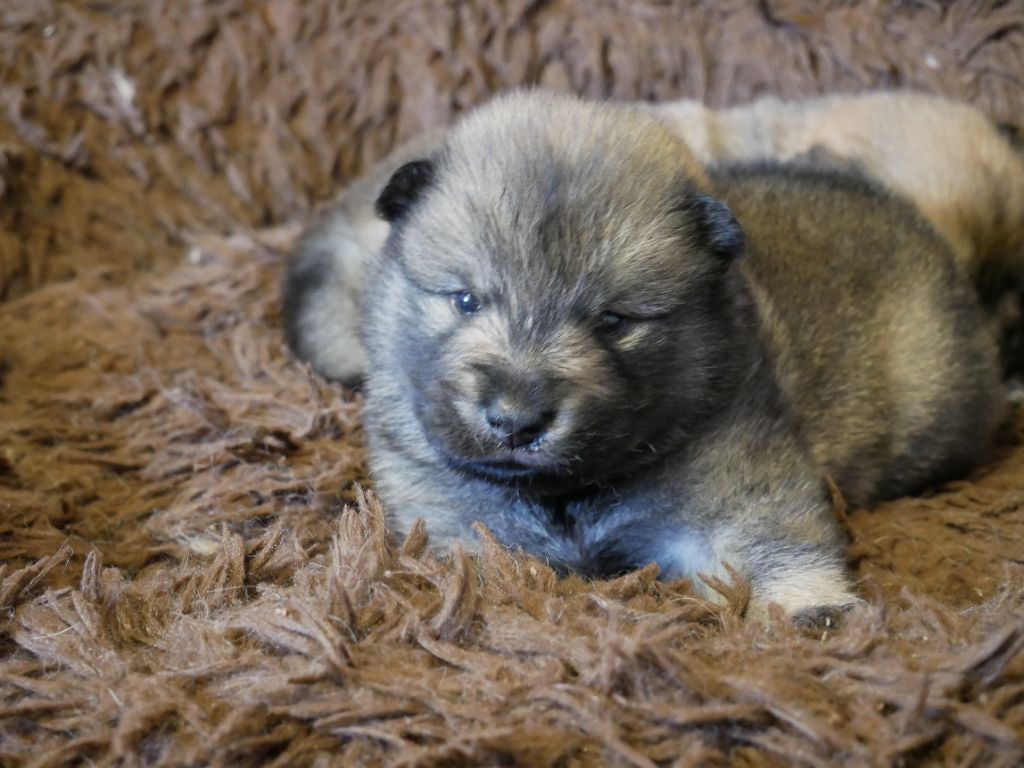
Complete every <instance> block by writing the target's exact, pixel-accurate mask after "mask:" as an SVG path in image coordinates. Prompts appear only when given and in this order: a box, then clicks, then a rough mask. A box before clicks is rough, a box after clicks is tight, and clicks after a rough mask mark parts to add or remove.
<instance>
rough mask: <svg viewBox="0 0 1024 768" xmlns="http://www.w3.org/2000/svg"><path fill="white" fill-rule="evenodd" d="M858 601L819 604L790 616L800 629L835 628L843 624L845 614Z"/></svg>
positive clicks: (854, 606) (855, 605)
mask: <svg viewBox="0 0 1024 768" xmlns="http://www.w3.org/2000/svg"><path fill="white" fill-rule="evenodd" d="M858 604H859V601H857V602H850V603H845V604H843V605H819V606H815V607H814V608H807V609H805V610H803V611H798V612H796V613H794V614H792V615H791V616H790V619H791V620H792V621H793V623H794V624H795V625H796V626H798V627H800V628H801V629H835V628H836V627H840V626H842V624H843V620H844V619H845V618H846V614H848V613H849V612H850V611H852V610H853V609H854V608H856V607H857V605H858Z"/></svg>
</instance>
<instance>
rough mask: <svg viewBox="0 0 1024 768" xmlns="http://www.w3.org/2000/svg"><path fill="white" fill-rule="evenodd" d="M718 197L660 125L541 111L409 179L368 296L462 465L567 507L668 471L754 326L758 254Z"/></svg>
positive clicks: (394, 202) (473, 119)
mask: <svg viewBox="0 0 1024 768" xmlns="http://www.w3.org/2000/svg"><path fill="white" fill-rule="evenodd" d="M704 186H705V181H704V177H703V173H702V171H701V170H700V169H699V167H698V166H697V164H696V162H695V161H694V160H693V159H692V156H690V155H689V153H688V152H687V150H686V148H685V146H684V145H682V144H681V142H680V141H679V140H678V139H676V138H674V137H673V136H671V135H670V134H669V133H668V132H667V131H665V130H664V129H663V128H662V127H661V126H660V124H659V123H657V122H656V121H655V120H653V119H650V118H648V117H645V116H644V115H642V114H641V113H639V112H637V111H634V110H631V109H627V108H620V107H612V106H608V105H595V104H589V103H585V102H581V101H577V100H574V99H570V98H562V97H554V96H550V95H543V94H537V93H519V94H515V95H512V96H507V97H505V98H503V99H499V100H497V101H494V102H491V103H490V104H489V105H488V106H486V107H484V108H482V109H480V110H478V111H476V112H474V113H471V114H470V115H469V116H468V117H467V118H466V119H464V120H463V121H462V122H461V123H460V124H458V125H457V126H456V127H455V128H454V129H453V131H452V133H451V134H450V136H449V139H448V141H447V143H446V145H445V147H444V148H443V150H442V151H441V152H440V153H439V154H438V155H437V156H435V157H433V158H426V159H423V160H419V161H416V162H414V163H411V164H408V165H406V166H404V167H403V168H401V169H399V170H398V171H397V172H396V174H395V175H394V177H393V178H392V180H391V182H390V183H389V184H388V185H387V187H386V188H385V189H384V191H383V192H382V193H381V196H380V198H379V200H378V201H377V210H378V212H379V214H380V215H381V216H382V217H384V218H385V219H387V220H388V221H390V222H391V223H392V235H391V238H390V240H389V242H388V245H387V247H386V249H385V257H384V261H383V267H382V269H381V270H380V271H379V272H378V276H377V277H376V278H374V280H373V281H371V283H374V282H378V281H379V284H377V285H375V284H369V285H367V289H366V292H365V296H366V305H365V311H366V314H367V316H368V320H369V325H370V326H375V327H381V328H385V327H386V328H388V329H390V330H389V331H387V332H385V333H383V334H377V335H372V334H371V337H370V338H368V345H369V346H370V347H371V354H373V349H372V347H374V346H387V347H388V348H389V349H390V350H392V352H393V353H391V354H389V356H388V359H389V360H392V361H396V365H395V367H397V368H398V369H399V370H395V371H388V375H393V376H396V377H398V378H399V379H400V380H401V382H402V387H403V388H404V391H405V392H406V393H407V396H408V397H409V398H410V400H411V403H412V404H413V407H414V410H415V413H416V416H417V418H418V419H419V420H420V422H421V424H422V426H423V429H424V433H425V434H426V436H427V439H428V440H429V441H430V443H431V445H432V446H433V447H434V449H436V450H437V451H438V452H439V453H440V454H441V455H443V456H444V458H445V459H446V460H447V461H448V462H449V464H451V465H452V466H455V467H457V468H460V469H462V470H464V471H466V472H468V473H471V474H474V475H477V476H483V477H486V478H488V479H491V480H494V481H498V482H510V483H518V484H529V485H532V486H534V487H536V488H538V489H544V488H549V489H561V490H566V489H570V488H572V487H576V486H579V485H585V484H590V483H596V482H601V481H602V480H605V479H610V478H612V477H614V476H615V475H617V474H619V473H622V472H628V471H629V470H630V469H631V468H632V467H634V466H636V465H638V464H642V463H645V462H650V461H652V460H655V459H656V458H657V455H658V454H659V452H662V451H664V450H667V449H669V448H670V447H672V446H674V445H676V444H678V443H679V442H680V441H681V440H683V439H685V435H686V434H688V433H689V432H690V431H691V430H692V429H694V428H695V427H696V426H697V425H698V423H699V422H701V421H702V420H703V419H705V418H707V417H708V415H709V414H710V413H712V412H713V411H714V410H715V408H716V407H717V405H718V404H719V403H720V402H721V401H722V399H723V397H724V395H723V389H724V388H727V387H728V385H729V380H730V377H731V375H732V374H731V372H732V370H733V369H734V368H735V365H734V362H735V356H736V350H735V344H734V343H733V342H732V341H730V340H731V339H736V338H740V337H741V336H742V334H740V333H737V328H738V325H739V324H741V323H743V322H745V319H744V318H745V317H746V315H745V314H744V312H745V310H744V302H745V299H744V296H745V293H744V292H743V291H742V286H741V282H740V280H741V278H740V276H739V272H738V270H737V269H736V266H735V257H736V256H737V255H739V253H740V252H741V250H742V247H743V236H742V231H741V230H740V227H739V225H738V224H737V223H736V221H735V219H734V218H733V217H732V215H731V213H730V212H729V210H728V208H726V207H725V206H724V205H723V204H722V203H720V202H718V201H716V200H715V199H714V198H712V197H710V196H709V195H707V194H706V193H705V192H703V191H702V187H704ZM385 296H386V297H388V298H387V300H386V301H385V302H383V303H382V302H381V301H379V300H378V299H380V298H381V297H385ZM381 315H387V316H389V317H391V318H392V319H393V321H392V322H386V323H380V322H374V317H375V316H381ZM370 396H371V397H372V392H371V393H370Z"/></svg>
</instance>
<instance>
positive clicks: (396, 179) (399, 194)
mask: <svg viewBox="0 0 1024 768" xmlns="http://www.w3.org/2000/svg"><path fill="white" fill-rule="evenodd" d="M434 171H435V168H434V162H433V161H432V160H413V161H412V162H411V163H406V164H405V165H403V166H402V167H401V168H399V169H398V170H397V171H395V172H394V174H392V176H391V179H390V180H389V181H388V183H387V184H386V185H385V186H384V189H383V190H382V191H381V193H380V195H379V196H378V197H377V201H376V202H375V203H374V204H373V209H374V210H375V211H376V212H377V215H378V216H380V217H381V218H382V219H384V221H387V222H389V223H393V222H395V221H398V220H399V219H400V218H402V217H403V216H405V214H407V213H408V212H409V209H410V208H412V206H413V204H414V203H415V202H416V201H417V200H418V199H419V198H420V195H422V194H423V190H425V189H426V188H427V187H429V186H430V184H431V183H432V182H433V180H434Z"/></svg>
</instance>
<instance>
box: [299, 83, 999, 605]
mask: <svg viewBox="0 0 1024 768" xmlns="http://www.w3.org/2000/svg"><path fill="white" fill-rule="evenodd" d="M433 146H434V147H439V148H437V149H435V150H434V151H433V152H431V153H430V154H429V156H428V157H427V159H426V161H425V163H422V164H420V165H417V166H414V167H413V170H414V171H416V172H415V173H412V174H410V173H409V172H408V171H407V170H402V169H400V170H399V171H398V172H397V173H396V174H395V176H394V177H393V178H392V182H391V183H390V184H389V185H388V186H387V187H385V191H384V193H383V195H382V196H381V198H380V200H379V201H378V207H379V208H380V210H382V211H383V212H385V214H386V215H387V217H388V218H389V219H390V220H391V226H390V229H389V230H388V232H387V234H386V235H385V234H384V232H383V230H382V231H381V233H380V237H382V238H383V237H385V236H386V244H384V245H383V248H382V250H380V251H379V253H378V251H377V248H379V247H380V243H368V244H366V245H365V247H364V248H363V249H362V252H363V253H364V254H365V256H369V258H365V257H364V258H363V259H362V260H361V266H360V270H363V269H365V270H366V272H365V275H366V282H365V289H364V290H363V292H362V311H361V313H354V314H350V316H346V317H344V318H342V319H341V322H340V323H338V322H335V318H334V317H333V316H332V309H333V310H337V306H335V305H334V304H333V303H332V300H331V295H332V294H331V290H334V289H329V288H327V287H326V286H327V285H328V281H329V280H333V279H336V275H337V266H336V264H334V263H333V262H332V261H331V259H330V258H329V257H328V256H326V255H325V254H328V253H329V252H331V249H332V248H333V247H334V246H335V245H336V244H335V242H334V239H335V238H336V237H337V236H338V235H337V233H336V231H333V230H332V229H331V226H330V225H324V224H323V223H321V224H320V225H318V228H314V230H313V232H312V234H311V235H310V236H309V237H307V239H306V241H305V243H304V245H303V246H302V247H301V248H300V251H299V256H298V259H297V261H296V266H295V267H294V268H293V271H292V274H293V276H294V275H296V274H298V273H300V272H301V271H302V270H304V269H308V268H309V265H310V264H313V263H319V264H321V265H324V266H322V267H321V269H323V270H325V273H324V275H322V276H321V279H320V281H319V282H318V280H317V279H310V280H305V279H298V280H297V279H295V278H294V277H293V281H292V284H291V285H292V288H290V290H289V303H290V305H291V306H292V307H293V309H292V310H291V311H290V312H289V317H290V318H292V320H291V328H292V333H293V339H295V338H296V337H297V336H298V337H299V338H300V339H302V341H301V342H300V343H299V344H298V345H297V346H298V349H299V351H300V354H301V353H305V356H306V357H308V358H311V359H313V360H314V363H315V364H317V365H318V368H320V370H323V371H325V372H327V373H328V374H334V375H346V374H348V373H351V369H352V367H353V366H348V364H347V363H346V362H345V361H344V360H343V359H341V358H343V357H344V354H339V353H338V350H339V349H340V347H339V346H338V345H339V343H341V342H339V339H341V338H342V337H344V338H346V339H350V338H351V337H350V335H349V336H346V335H345V333H347V330H346V329H350V327H351V325H352V324H353V323H360V322H361V323H362V331H363V348H364V349H365V350H366V354H367V356H368V376H367V380H366V428H367V434H368V438H369V442H370V448H371V469H372V472H373V476H374V481H375V484H376V486H377V489H378V492H379V493H380V495H381V497H382V498H383V500H384V502H385V505H386V507H387V509H388V510H389V514H390V515H391V523H392V526H393V528H394V529H395V530H396V531H397V532H399V533H401V532H403V531H406V530H408V528H409V527H410V526H411V524H412V523H413V522H414V521H415V520H416V519H417V518H423V519H425V520H426V522H427V526H428V530H429V531H430V534H431V539H432V542H433V544H434V545H435V546H438V547H442V548H443V547H447V546H449V545H451V544H453V543H455V542H459V543H461V544H462V545H463V546H465V547H467V548H470V549H473V548H475V543H476V539H475V536H474V534H473V533H472V531H471V528H470V526H471V524H472V523H473V522H474V521H478V520H479V521H482V522H483V523H484V524H486V525H487V526H488V528H490V529H491V531H493V532H494V533H495V535H496V536H497V537H498V538H499V540H501V541H502V542H504V543H505V544H506V545H508V546H512V547H516V546H521V547H522V548H523V549H525V550H526V551H529V552H531V553H534V554H536V555H538V556H540V557H543V558H546V559H548V560H549V561H551V562H552V563H555V564H556V565H559V566H561V567H563V568H565V569H568V570H574V571H578V572H581V573H584V574H591V575H607V574H611V573H617V572H621V571H624V570H627V569H631V568H635V567H640V566H643V565H645V564H647V563H649V562H652V561H653V562H657V563H658V564H659V565H660V566H661V569H662V572H663V574H664V575H665V576H667V577H682V576H686V577H690V578H692V579H694V580H695V584H696V585H697V587H698V588H701V586H702V584H703V582H702V581H701V580H700V579H699V575H700V574H706V575H715V576H723V575H725V573H726V571H725V564H728V565H729V566H731V567H732V568H734V569H735V570H736V571H737V572H738V573H739V574H740V575H741V576H743V577H744V578H747V579H749V581H750V583H751V586H752V598H751V604H750V613H751V614H752V615H758V616H763V615H765V614H766V611H767V606H768V604H770V603H773V602H774V603H778V604H780V605H781V606H782V607H783V608H784V609H785V610H786V611H787V612H789V613H790V614H791V615H794V616H796V617H798V618H799V617H808V616H818V615H820V614H821V611H822V610H823V609H826V610H827V609H830V608H838V607H842V606H846V605H849V604H852V603H853V602H854V601H855V600H856V598H855V596H854V593H853V591H852V589H851V586H850V583H849V580H848V576H847V573H846V569H845V565H844V559H843V546H844V539H843V535H842V532H841V530H840V528H839V526H838V524H837V522H836V520H835V519H834V516H833V511H832V506H831V501H830V497H829V493H828V491H827V488H826V484H825V479H824V478H825V477H826V475H828V476H831V477H833V478H835V480H836V482H837V483H838V485H839V487H840V489H841V490H842V491H843V493H844V495H845V496H846V497H847V499H848V501H849V502H850V503H852V504H854V505H861V504H869V503H871V502H873V501H875V500H877V499H880V498H885V497H891V496H896V495H900V494H903V493H907V492H910V491H913V490H915V489H918V488H920V487H922V486H924V485H927V484H930V483H933V482H936V481H938V480H941V479H943V478H946V477H950V476H954V475H956V474H957V473H959V472H962V471H964V469H965V468H966V467H968V466H970V465H971V464H973V463H974V462H976V461H978V459H979V457H982V456H984V455H985V453H986V451H987V449H988V447H989V445H990V443H991V440H992V435H993V433H994V431H995V429H996V427H997V426H998V424H999V422H1000V420H1001V418H1002V415H1003V408H1004V406H1003V403H1004V399H1005V398H1004V396H1003V392H1002V389H1001V384H1000V382H999V374H998V363H997V354H996V348H995V343H994V340H993V338H992V336H991V333H990V332H989V331H988V330H987V328H986V324H985V320H984V317H983V315H982V312H981V310H980V306H979V303H978V300H977V298H976V295H975V292H974V291H973V289H972V286H971V285H970V283H969V280H968V278H967V276H966V274H965V272H964V270H963V269H962V268H961V267H960V266H959V265H958V263H957V261H956V259H955V258H954V257H953V255H952V253H951V252H950V250H949V249H948V247H947V246H946V245H945V244H944V242H943V241H941V240H940V239H939V238H938V237H937V236H936V234H935V233H934V231H933V230H932V229H931V228H930V227H929V226H928V225H927V224H925V223H924V222H923V221H922V220H921V219H920V217H919V216H918V214H917V213H916V212H915V210H914V209H913V208H912V207H911V206H910V205H908V204H906V203H905V202H903V201H902V200H900V199H897V198H895V197H893V196H890V195H889V194H887V193H885V192H883V191H882V190H880V189H879V188H876V187H874V186H871V185H869V184H867V183H865V182H863V181H859V180H857V179H856V178H854V177H849V176H844V175H842V174H837V173H828V174H826V173H815V172H810V171H801V170H796V169H787V168H785V167H781V166H760V167H754V168H746V169H734V170H729V169H726V170H723V171H720V172H717V173H716V175H715V176H714V178H712V179H711V180H710V181H709V180H708V179H707V178H706V177H705V176H704V175H703V173H702V172H701V170H700V168H699V167H698V166H697V164H696V163H695V162H693V159H692V156H691V155H690V154H689V152H688V150H687V148H686V146H685V145H684V144H683V143H682V142H681V140H680V139H678V138H677V137H675V136H674V135H672V134H671V133H670V132H669V131H668V130H667V129H666V128H665V127H664V125H663V124H661V123H659V122H658V121H657V120H655V119H653V118H651V117H649V116H646V115H645V114H644V113H642V112H641V111H639V110H634V109H630V108H627V107H616V106H610V105H598V104H593V103H586V102H581V101H578V100H576V99H572V98H566V97H556V96H551V95H545V94H540V93H519V94H514V95H510V96H507V97H504V98H501V99H498V100H495V101H493V102H491V103H490V104H489V105H487V106H485V107H483V108H481V109H479V110H477V111H476V112H474V113H471V114H470V115H469V116H468V117H466V118H465V119H464V120H462V121H461V122H460V123H459V124H457V125H456V126H455V127H454V128H453V129H452V130H451V131H450V132H449V133H448V134H447V135H446V136H445V137H443V138H442V139H441V141H440V143H439V142H438V140H437V139H436V138H435V139H434V140H433ZM406 169H408V166H407V167H406ZM712 191H713V192H714V195H712V194H711V192H712ZM722 201H724V202H725V203H726V204H728V208H727V207H726V206H725V205H723V204H722ZM729 208H731V209H732V211H733V212H734V213H735V219H733V217H732V216H731V215H730V214H729ZM736 220H738V222H739V224H737V223H736ZM343 236H347V235H344V234H343ZM744 237H745V242H744ZM310 243H313V244H314V245H313V246H310ZM318 252H319V253H320V254H321V255H320V256H316V255H315V254H317V253H318ZM311 254H312V255H311ZM335 261H336V260H335ZM332 270H334V273H333V275H332ZM355 274H357V275H359V274H362V272H361V271H359V270H356V273H355ZM356 285H357V283H356ZM294 286H301V287H302V289H303V290H296V289H295V288H294ZM467 295H468V296H471V297H472V299H473V301H472V302H467V301H466V299H465V297H466V296H467ZM303 296H304V297H306V298H305V299H302V300H296V297H303ZM310 297H317V298H316V299H315V300H314V299H312V298H310ZM314 305H317V307H316V309H313V308H312V307H313V306H314ZM467 306H470V308H471V309H473V311H472V312H469V313H466V312H465V310H466V308H467ZM296 318H298V319H296ZM302 318H305V320H303V319H302ZM303 323H307V324H308V325H306V326H304V325H303ZM304 327H305V328H314V329H315V330H316V331H317V333H319V334H321V335H320V336H319V337H317V338H319V339H321V341H317V340H316V338H314V334H306V336H303V334H304V331H303V328H304ZM340 331H344V333H340V335H339V332H340ZM344 343H346V344H347V343H349V342H348V341H347V340H346V341H345V342H344ZM303 344H305V345H306V346H303ZM342 352H343V350H342ZM332 360H333V362H329V364H327V365H325V364H324V363H323V361H332ZM495 412H497V413H498V415H499V416H500V417H501V418H499V419H497V420H496V419H495V416H494V414H495ZM508 414H512V416H515V417H516V418H517V419H518V421H516V424H518V425H519V426H523V424H526V426H528V427H529V429H526V428H524V429H522V430H519V431H518V432H515V434H516V435H517V438H515V439H513V438H510V429H511V428H509V427H508V426H507V425H508V423H511V422H508V421H507V420H503V419H504V418H505V416H508ZM519 417H522V418H519ZM517 429H518V427H517ZM708 596H709V597H712V598H714V597H715V594H714V593H713V592H709V593H708Z"/></svg>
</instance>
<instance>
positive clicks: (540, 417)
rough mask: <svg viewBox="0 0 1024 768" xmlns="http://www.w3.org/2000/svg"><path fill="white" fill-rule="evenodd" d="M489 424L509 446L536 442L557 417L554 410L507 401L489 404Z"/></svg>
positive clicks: (492, 430)
mask: <svg viewBox="0 0 1024 768" xmlns="http://www.w3.org/2000/svg"><path fill="white" fill-rule="evenodd" d="M486 418H487V426H488V427H490V430H491V434H492V435H494V436H495V437H496V438H498V440H500V441H501V442H502V444H503V445H505V447H507V448H512V449H516V448H522V447H523V446H527V445H530V444H532V443H535V442H536V441H537V440H538V439H539V438H540V437H541V435H543V434H544V433H545V432H546V431H547V429H548V426H550V424H551V422H552V421H554V419H555V412H554V411H542V410H540V409H535V408H530V407H529V406H523V405H518V404H513V403H507V402H497V403H493V404H491V405H489V406H487V412H486Z"/></svg>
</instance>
